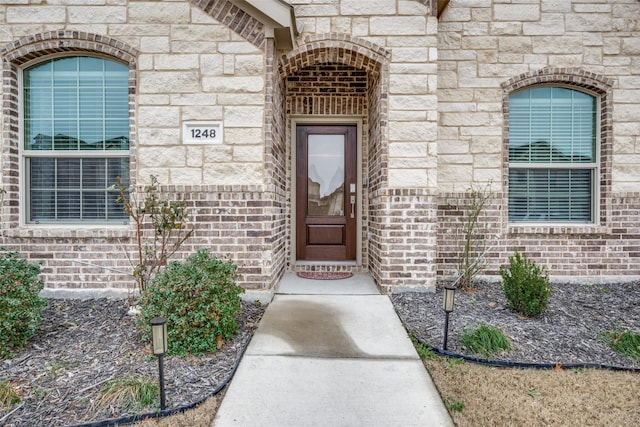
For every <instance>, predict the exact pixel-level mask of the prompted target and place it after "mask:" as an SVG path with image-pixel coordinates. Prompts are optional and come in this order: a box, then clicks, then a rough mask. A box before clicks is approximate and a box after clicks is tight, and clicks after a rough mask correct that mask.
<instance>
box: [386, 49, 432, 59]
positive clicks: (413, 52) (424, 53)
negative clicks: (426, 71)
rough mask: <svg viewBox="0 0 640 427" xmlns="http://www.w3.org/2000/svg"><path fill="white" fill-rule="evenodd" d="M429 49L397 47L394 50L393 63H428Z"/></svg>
mask: <svg viewBox="0 0 640 427" xmlns="http://www.w3.org/2000/svg"><path fill="white" fill-rule="evenodd" d="M428 60H429V49H428V48H427V47H404V48H403V47H395V48H393V62H427V61H428Z"/></svg>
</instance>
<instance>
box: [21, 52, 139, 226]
mask: <svg viewBox="0 0 640 427" xmlns="http://www.w3.org/2000/svg"><path fill="white" fill-rule="evenodd" d="M22 77H23V78H22V82H23V87H22V93H23V98H22V99H23V107H22V135H23V138H22V150H21V153H22V158H23V171H24V180H23V182H24V186H25V187H24V194H25V196H26V202H27V203H26V206H24V208H25V212H26V222H27V223H31V224H43V223H108V222H113V221H117V222H122V221H123V220H124V219H126V218H127V214H126V213H125V212H123V210H122V206H121V204H120V203H118V201H117V198H118V192H117V190H114V189H113V188H110V187H111V186H112V185H113V184H115V182H116V178H117V177H121V178H122V180H123V183H124V184H125V185H126V184H127V183H128V179H129V102H128V87H129V68H128V66H127V65H124V64H122V63H120V62H116V61H112V60H109V59H104V58H97V57H89V56H65V57H58V58H54V59H49V60H47V61H45V62H39V63H37V64H35V65H32V66H29V67H28V68H25V69H24V70H23V74H22Z"/></svg>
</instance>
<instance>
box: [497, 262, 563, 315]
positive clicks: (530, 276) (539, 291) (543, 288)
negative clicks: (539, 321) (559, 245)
mask: <svg viewBox="0 0 640 427" xmlns="http://www.w3.org/2000/svg"><path fill="white" fill-rule="evenodd" d="M500 275H501V276H502V281H503V282H502V290H503V291H504V294H505V297H506V298H507V306H508V307H510V308H512V309H514V310H515V311H517V312H518V313H521V314H523V315H525V316H529V317H535V316H538V315H539V314H542V313H544V311H545V310H546V309H547V306H548V305H549V296H550V295H551V292H552V291H551V287H550V285H549V276H548V275H547V272H546V271H545V270H544V268H541V267H539V266H538V265H537V264H536V263H535V262H534V261H532V260H530V259H528V258H527V257H526V255H522V256H521V255H520V253H518V251H516V252H515V254H514V255H513V256H511V257H509V268H508V269H506V268H504V267H500Z"/></svg>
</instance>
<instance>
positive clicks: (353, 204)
mask: <svg viewBox="0 0 640 427" xmlns="http://www.w3.org/2000/svg"><path fill="white" fill-rule="evenodd" d="M355 206H356V196H355V195H353V194H352V195H351V218H355V217H356V214H355Z"/></svg>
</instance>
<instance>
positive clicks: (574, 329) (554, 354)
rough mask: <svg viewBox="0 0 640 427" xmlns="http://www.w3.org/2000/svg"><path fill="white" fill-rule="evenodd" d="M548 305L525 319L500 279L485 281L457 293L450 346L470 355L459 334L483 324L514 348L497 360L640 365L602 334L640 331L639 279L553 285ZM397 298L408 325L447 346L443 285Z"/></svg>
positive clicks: (431, 341)
mask: <svg viewBox="0 0 640 427" xmlns="http://www.w3.org/2000/svg"><path fill="white" fill-rule="evenodd" d="M552 287H553V294H552V295H551V297H550V298H549V308H548V310H547V311H546V312H545V313H544V314H542V315H541V316H539V317H536V318H526V317H523V316H521V315H519V314H518V313H516V312H514V311H513V310H511V309H509V308H507V306H506V304H507V302H506V299H505V297H504V292H503V291H502V289H501V288H500V284H498V283H480V284H478V285H477V286H476V288H477V290H476V291H472V292H463V291H458V292H456V296H455V308H454V311H453V312H452V313H451V314H450V317H449V338H448V350H449V351H452V352H455V353H458V354H463V355H468V356H481V355H477V354H470V352H469V351H468V350H467V349H466V348H464V347H463V346H461V345H460V343H459V337H460V336H461V334H462V333H463V331H464V330H465V329H466V328H472V327H475V326H477V325H479V324H481V323H484V324H487V325H491V326H495V327H497V328H499V329H500V330H502V332H504V333H505V334H506V335H507V336H508V337H509V338H510V340H511V341H512V343H513V344H514V345H515V349H514V350H512V351H510V352H505V353H502V354H499V355H496V356H494V357H493V358H494V360H506V361H515V362H526V363H545V364H556V363H559V364H563V365H566V364H570V363H578V364H580V363H595V364H605V365H614V366H620V367H632V368H640V361H638V360H635V359H633V358H631V357H626V356H621V355H619V354H617V353H616V352H614V351H613V350H611V349H610V348H609V347H608V346H607V345H606V344H605V343H603V342H602V340H600V339H599V338H598V337H599V335H600V334H601V333H603V332H607V331H624V330H631V331H634V332H636V333H640V282H637V281H635V282H629V283H616V284H571V283H564V284H554V285H553V286H552ZM392 301H393V303H394V306H395V308H396V311H397V312H398V314H399V316H400V318H401V319H402V321H403V323H404V324H405V326H406V328H407V330H408V331H409V332H410V333H413V334H414V335H416V336H417V337H418V338H421V339H422V340H424V341H425V342H426V343H427V344H429V345H431V346H433V347H437V348H442V346H443V339H444V311H443V310H442V289H441V287H438V290H437V292H436V293H434V294H417V293H406V294H398V295H393V296H392Z"/></svg>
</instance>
